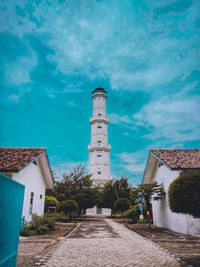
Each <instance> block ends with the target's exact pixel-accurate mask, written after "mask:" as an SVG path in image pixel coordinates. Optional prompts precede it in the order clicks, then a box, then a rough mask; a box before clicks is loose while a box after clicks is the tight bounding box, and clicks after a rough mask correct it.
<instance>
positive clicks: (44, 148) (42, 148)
mask: <svg viewBox="0 0 200 267" xmlns="http://www.w3.org/2000/svg"><path fill="white" fill-rule="evenodd" d="M0 149H41V150H46V147H0Z"/></svg>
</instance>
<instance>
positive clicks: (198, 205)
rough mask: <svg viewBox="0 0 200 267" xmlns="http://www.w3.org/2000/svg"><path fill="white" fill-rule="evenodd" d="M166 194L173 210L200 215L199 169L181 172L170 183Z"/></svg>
mask: <svg viewBox="0 0 200 267" xmlns="http://www.w3.org/2000/svg"><path fill="white" fill-rule="evenodd" d="M168 195H169V206H170V209H171V210H172V211H173V212H177V213H186V214H190V215H193V216H196V217H200V171H190V172H182V173H181V174H180V176H179V177H178V178H177V179H176V180H174V181H173V182H172V183H171V184H170V187H169V192H168Z"/></svg>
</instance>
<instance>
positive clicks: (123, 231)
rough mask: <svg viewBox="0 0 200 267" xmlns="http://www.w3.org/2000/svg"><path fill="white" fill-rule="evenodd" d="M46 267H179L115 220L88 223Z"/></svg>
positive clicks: (162, 252) (69, 239)
mask: <svg viewBox="0 0 200 267" xmlns="http://www.w3.org/2000/svg"><path fill="white" fill-rule="evenodd" d="M45 266H46V267H66V266H67V267H134V266H141V267H146V266H148V267H154V266H155V267H158V266H159V267H161V266H163V267H164V266H165V267H178V266H180V264H179V263H178V262H177V260H176V259H175V258H174V257H173V256H170V254H168V253H167V252H166V251H164V250H162V249H161V248H159V247H158V246H157V245H155V244H154V243H153V242H151V241H148V240H146V239H144V238H143V237H141V236H140V235H138V234H136V233H134V232H132V231H130V230H129V229H127V228H125V227H124V226H122V225H120V224H117V223H115V222H113V221H112V220H109V219H107V220H102V221H97V222H94V221H93V222H85V223H83V224H82V225H81V226H80V227H79V228H78V229H77V230H76V231H75V232H73V233H72V234H71V236H70V238H67V239H65V240H63V241H62V242H61V244H60V245H59V246H58V247H57V248H56V249H55V251H54V252H53V254H52V257H51V258H50V259H49V260H48V261H47V263H46V264H45Z"/></svg>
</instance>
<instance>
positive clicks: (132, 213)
mask: <svg viewBox="0 0 200 267" xmlns="http://www.w3.org/2000/svg"><path fill="white" fill-rule="evenodd" d="M137 213H138V212H137V206H131V207H130V208H129V209H128V210H126V211H125V212H124V216H125V217H127V218H132V217H133V216H136V215H137Z"/></svg>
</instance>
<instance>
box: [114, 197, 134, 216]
mask: <svg viewBox="0 0 200 267" xmlns="http://www.w3.org/2000/svg"><path fill="white" fill-rule="evenodd" d="M130 206H131V202H130V200H129V199H128V198H119V199H117V200H116V201H115V203H114V211H115V212H121V213H122V217H124V211H126V210H128V209H129V208H130Z"/></svg>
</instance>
